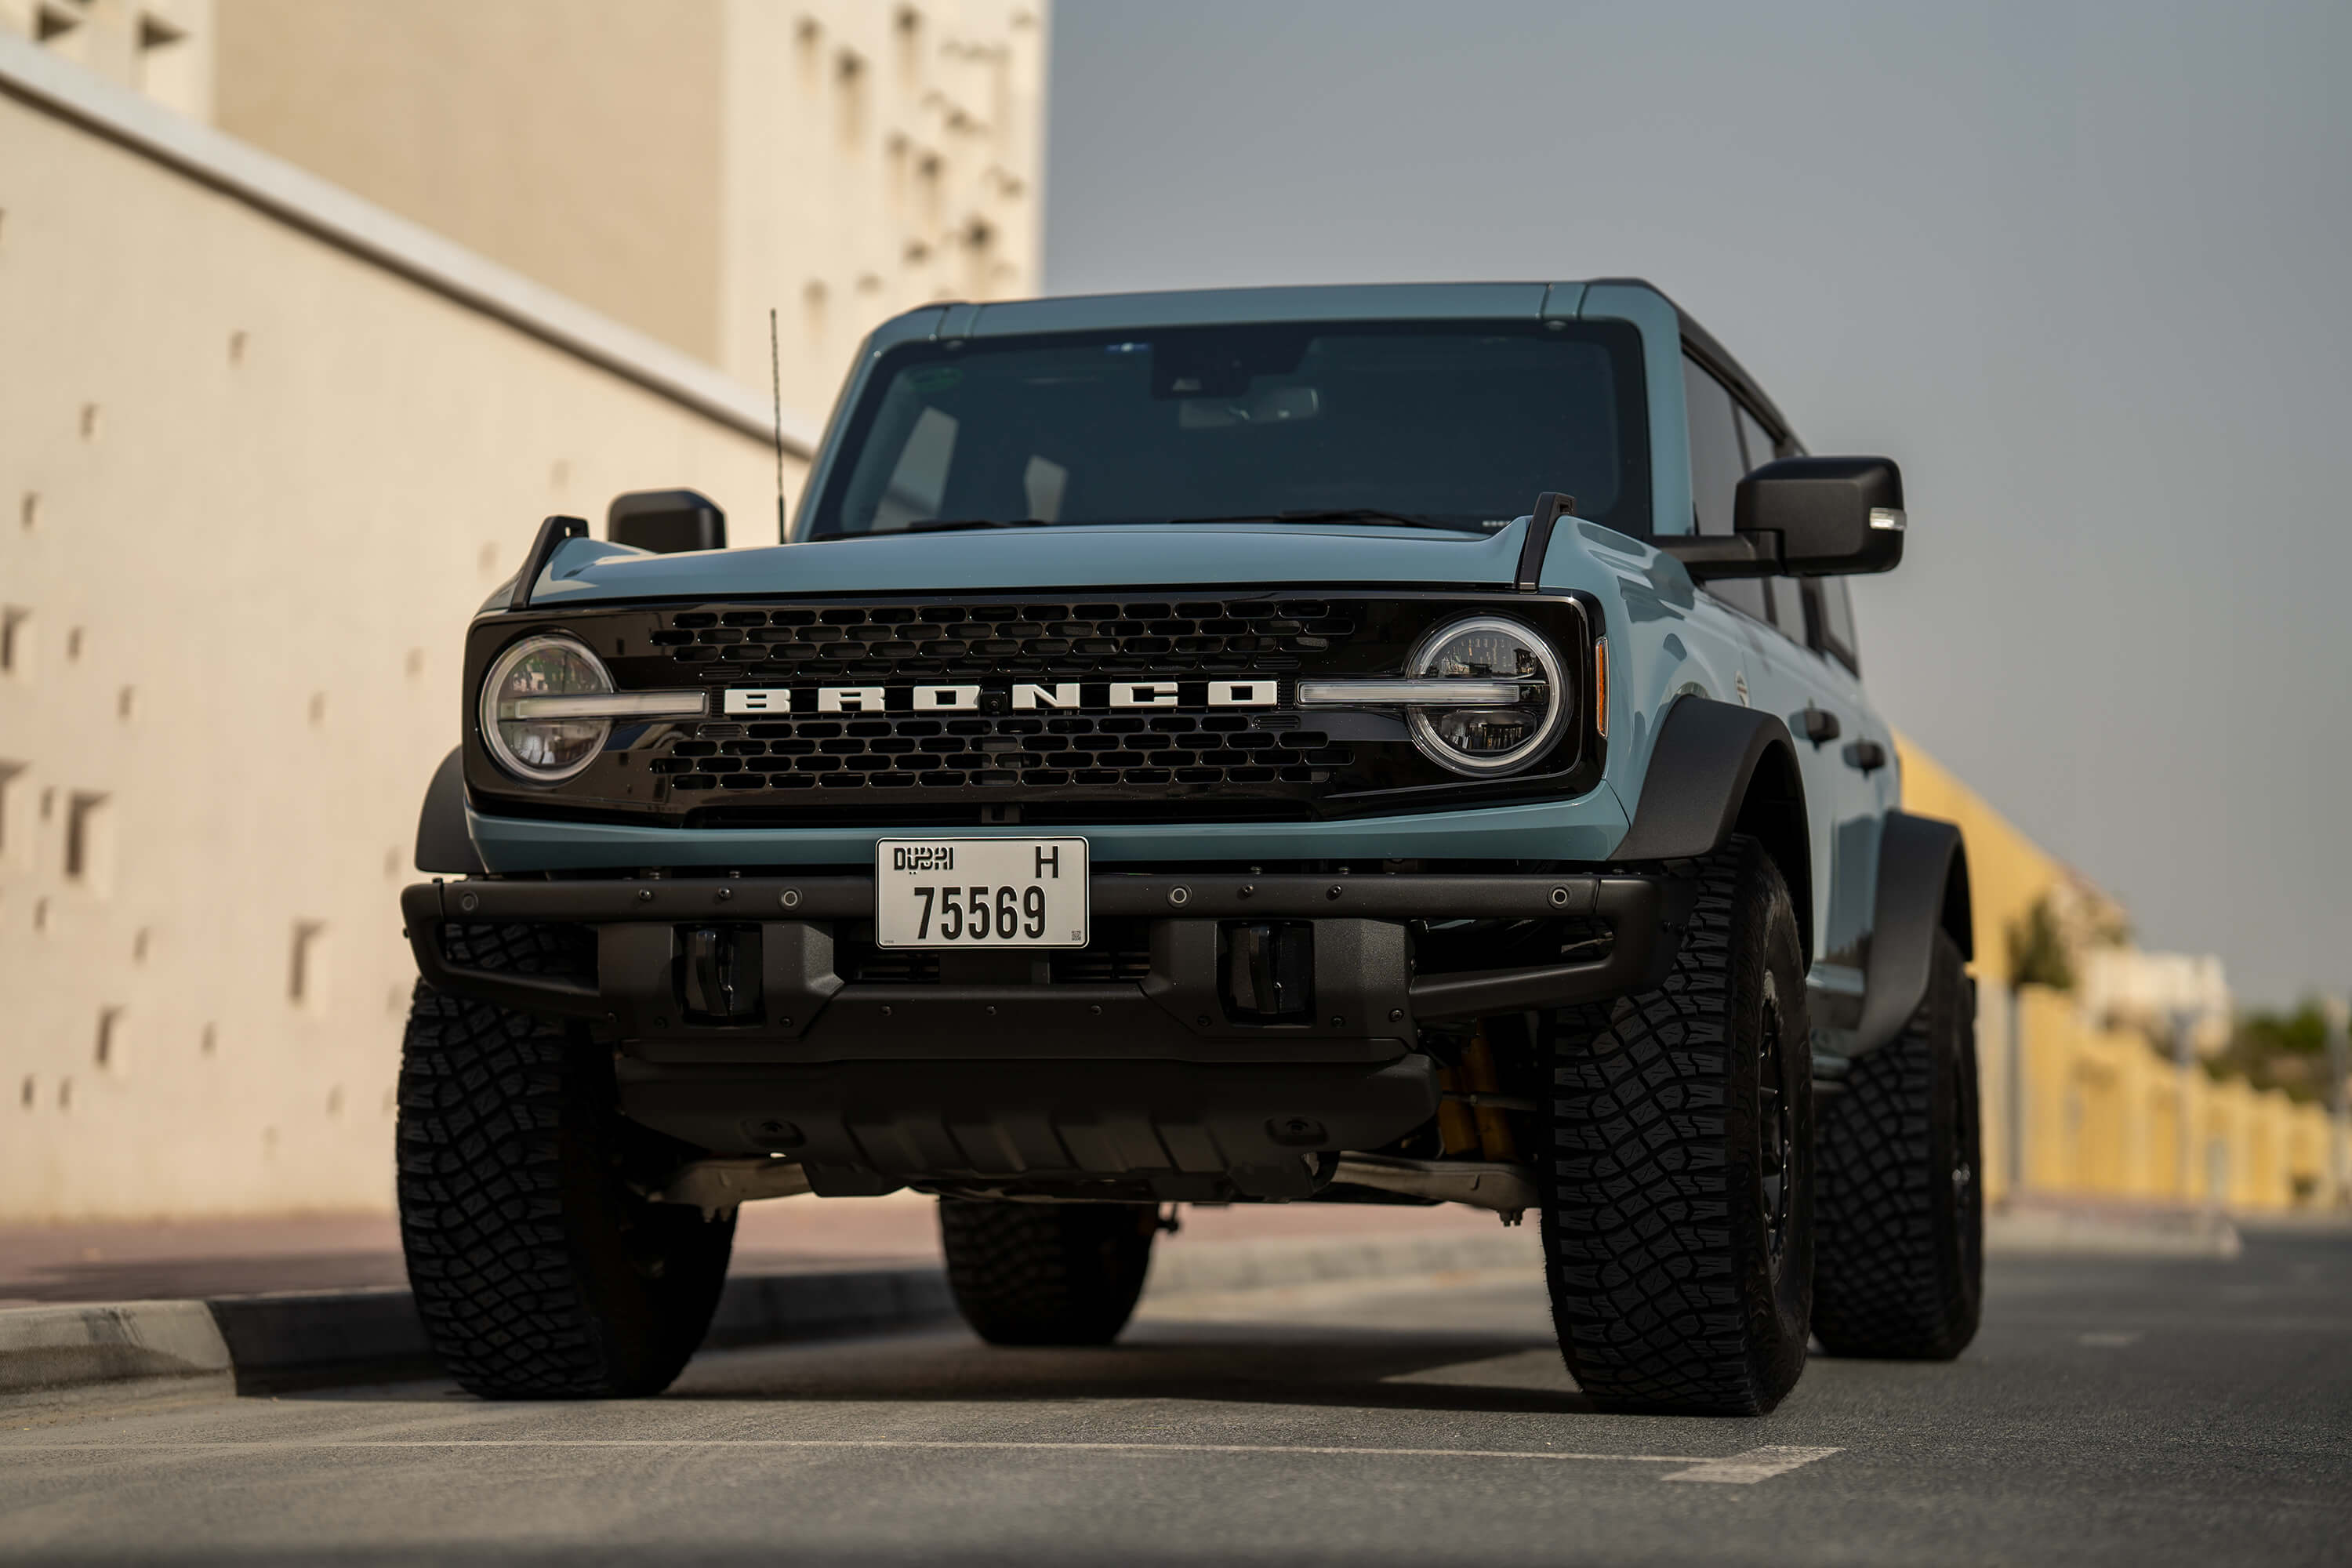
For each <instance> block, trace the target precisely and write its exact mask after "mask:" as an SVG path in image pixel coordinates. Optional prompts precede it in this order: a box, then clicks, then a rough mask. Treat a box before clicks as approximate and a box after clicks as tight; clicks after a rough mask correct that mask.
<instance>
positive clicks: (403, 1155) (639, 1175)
mask: <svg viewBox="0 0 2352 1568" xmlns="http://www.w3.org/2000/svg"><path fill="white" fill-rule="evenodd" d="M449 940H450V942H451V944H452V948H453V955H454V952H455V950H456V949H457V948H458V947H460V946H462V947H463V949H464V952H463V954H462V957H463V959H464V961H465V962H466V963H470V964H472V965H474V966H476V967H478V968H483V969H506V970H511V971H514V972H516V973H535V974H561V973H576V972H578V971H579V970H580V969H581V968H582V967H583V966H584V965H585V964H586V963H588V962H589V958H588V955H587V954H585V953H584V952H583V951H582V943H581V942H580V941H579V938H578V936H577V934H576V933H573V932H570V931H562V930H560V929H555V928H549V927H541V926H470V927H457V928H453V929H452V931H451V932H450V937H449ZM615 1099H616V1096H615V1093H614V1083H613V1067H612V1058H611V1057H610V1055H609V1054H608V1053H606V1052H604V1051H602V1050H600V1049H598V1048H597V1047H596V1046H595V1045H594V1044H593V1042H592V1041H590V1040H587V1039H585V1038H583V1037H574V1035H573V1034H572V1032H571V1031H569V1030H567V1029H565V1028H563V1027H562V1026H560V1025H555V1024H549V1023H546V1022H543V1021H541V1020H539V1019H536V1018H532V1017H529V1016H525V1015H523V1014H520V1013H515V1012H510V1011H509V1010H508V1009H506V1008H503V1007H497V1006H492V1005H489V1004H488V1003H483V1002H473V1001H467V1000H466V999H464V998H462V997H457V996H451V995H447V994H444V993H442V992H438V991H436V990H434V989H433V988H432V987H431V986H429V985H425V984H422V983H420V984H418V985H417V987H416V998H415V1003H414V1004H413V1005H412V1006H411V1008H410V1012H409V1016H408V1034H407V1037H406V1038H405V1039H404V1041H403V1042H402V1048H401V1066H400V1123H399V1152H400V1165H399V1173H398V1188H399V1194H400V1236H401V1244H402V1247H403V1248H404V1251H405V1252H406V1253H407V1256H408V1279H409V1283H410V1286H411V1287H412V1289H414V1291H415V1297H416V1310H417V1313H418V1315H419V1316H420V1317H422V1318H423V1319H424V1320H425V1334H426V1337H427V1338H428V1339H430V1340H431V1342H432V1344H433V1348H434V1350H435V1351H436V1352H437V1353H438V1354H439V1355H440V1357H441V1360H442V1363H444V1364H445V1365H446V1366H447V1367H448V1369H449V1372H450V1374H451V1375H452V1376H454V1377H455V1378H456V1379H457V1382H458V1383H459V1384H462V1385H464V1386H465V1387H466V1388H467V1389H468V1390H469V1391H471V1392H472V1393H475V1394H481V1395H483V1396H485V1397H487V1398H492V1399H579V1398H597V1397H606V1398H609V1397H615V1396H620V1397H626V1396H632V1395H639V1394H658V1393H660V1392H661V1391H662V1390H663V1389H664V1388H667V1386H669V1384H670V1381H671V1380H672V1379H673V1378H675V1377H677V1374H678V1373H679V1371H680V1370H681V1369H682V1368H683V1367H684V1366H685V1365H686V1362H687V1358H688V1356H691V1355H692V1354H693V1353H694V1351H695V1347H696V1346H698V1344H700V1343H701V1342H702V1336H703V1332H704V1331H705V1330H706V1329H708V1328H709V1325H710V1315H711V1312H712V1310H714V1309H715V1308H716V1307H717V1306H718V1304H719V1289H720V1287H721V1286H722V1285H723V1284H724V1283H725V1282H726V1279H727V1258H728V1253H729V1252H730V1250H731V1248H732V1247H733V1243H734V1237H735V1221H734V1216H733V1215H731V1214H730V1215H727V1216H726V1217H724V1218H721V1219H717V1220H706V1219H704V1218H703V1217H702V1214H701V1211H700V1210H698V1209H696V1208H693V1207H691V1206H689V1205H677V1204H657V1203H653V1202H650V1201H649V1200H647V1199H646V1197H645V1196H644V1195H642V1189H643V1188H644V1187H645V1186H646V1185H647V1184H649V1183H650V1182H651V1181H655V1180H658V1179H659V1178H660V1176H661V1175H663V1174H665V1173H667V1171H669V1170H670V1169H672V1168H674V1167H675V1166H676V1164H677V1163H678V1162H679V1161H680V1160H681V1159H682V1158H684V1157H686V1155H687V1154H688V1153H690V1151H688V1150H686V1148H685V1146H684V1145H681V1144H677V1143H676V1142H674V1141H672V1140H669V1139H667V1138H664V1137H663V1136H662V1135H661V1134H659V1133H656V1132H653V1131H649V1130H646V1129H645V1128H641V1127H638V1126H636V1125H635V1123H633V1122H629V1121H624V1120H623V1119H622V1117H621V1116H620V1114H619V1112H618V1111H617V1110H616V1109H615V1104H614V1102H615Z"/></svg>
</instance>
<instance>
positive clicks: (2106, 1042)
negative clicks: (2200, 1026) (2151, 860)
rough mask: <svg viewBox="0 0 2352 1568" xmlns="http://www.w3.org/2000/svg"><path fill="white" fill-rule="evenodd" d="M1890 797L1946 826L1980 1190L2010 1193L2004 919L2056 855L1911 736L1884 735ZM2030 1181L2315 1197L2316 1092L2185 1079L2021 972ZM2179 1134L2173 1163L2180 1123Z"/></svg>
mask: <svg viewBox="0 0 2352 1568" xmlns="http://www.w3.org/2000/svg"><path fill="white" fill-rule="evenodd" d="M1896 752H1897V754H1898V756H1899V758H1900V760H1901V763H1902V768H1903V806H1904V809H1905V810H1906V811H1913V812H1917V813H1918V814H1920V815H1921V816H1936V817H1941V818H1943V819H1945V820H1947V821H1950V822H1957V823H1958V824H1959V825H1960V829H1961V832H1962V833H1963V834H1964V835H1965V836H1966V837H1967V840H1968V853H1969V884H1970V889H1971V892H1972V894H1973V896H1974V900H1975V910H1974V915H1975V921H1974V923H1975V930H1976V948H1977V956H1976V962H1975V963H1974V964H1973V965H1972V968H1973V971H1974V973H1975V974H1976V976H1977V982H1978V987H1979V989H1978V1020H1977V1052H1978V1058H1979V1090H1980V1094H1981V1099H1982V1105H1983V1123H1984V1163H1985V1166H1986V1170H1985V1183H1986V1191H1987V1194H1989V1195H1990V1196H1991V1197H1993V1198H1994V1199H1996V1200H1999V1199H2002V1198H2006V1197H2008V1196H2009V1195H2011V1180H2010V1172H2011V1158H2010V1150H2009V1127H2010V1118H2009V1115H2008V1108H2009V1103H2010V1100H2009V1096H2010V1076H2011V1072H2010V1062H2011V1052H2010V1049H2009V1044H2010V1033H2011V1016H2010V997H2009V990H2008V980H2009V955H2008V948H2007V941H2006V932H2007V931H2008V928H2009V926H2010V925H2011V922H2013V921H2019V920H2021V919H2022V918H2024V916H2025V913H2026V911H2027V910H2030V909H2031V908H2032V905H2033V903H2034V901H2035V900H2037V899H2041V898H2043V897H2049V896H2054V895H2058V894H2059V893H2060V892H2061V891H2062V889H2063V888H2064V887H2065V886H2066V884H2067V883H2068V881H2069V878H2068V873H2067V871H2066V868H2065V867H2064V865H2063V864H2062V863H2061V862H2060V861H2058V860H2057V859H2055V858H2053V857H2052V856H2051V855H2049V854H2048V853H2047V852H2046V851H2044V850H2043V849H2042V847H2040V846H2039V845H2037V844H2035V843H2034V842H2033V841H2032V839H2030V838H2028V837H2025V835H2024V834H2022V833H2021V832H2019V831H2018V830H2017V828H2016V827H2015V826H2013V825H2012V824H2011V823H2010V822H2009V820H2008V819H2007V818H2005V817H2003V816H2001V815H2000V813H1999V812H1997V811H1995V810H1993V809H1992V807H1991V806H1990V805H1986V804H1985V802H1984V801H1983V799H1982V798H1981V797H1979V795H1976V793H1975V792H1974V791H1972V790H1970V789H1969V787H1968V786H1967V785H1965V784H1961V783H1960V782H1959V780H1958V779H1957V778H1955V777H1953V776H1952V774H1951V773H1949V772H1948V771H1946V769H1945V768H1944V767H1943V766H1942V764H1940V763H1937V762H1936V760H1935V759H1934V758H1932V757H1930V756H1928V755H1927V753H1926V752H1922V751H1921V750H1920V749H1919V748H1918V747H1917V746H1916V744H1914V743H1912V742H1910V741H1908V740H1906V739H1903V738H1900V737H1898V738H1897V741H1896ZM2016 1012H2017V1026H2018V1027H2017V1032H2018V1036H2019V1038H2020V1041H2021V1056H2022V1064H2023V1070H2022V1075H2021V1076H2022V1080H2023V1083H2024V1086H2025V1096H2024V1108H2023V1109H2024V1117H2023V1121H2024V1140H2023V1143H2024V1151H2023V1152H2024V1160H2023V1162H2022V1163H2023V1176H2024V1186H2025V1189H2026V1190H2027V1191H2029V1192H2033V1193H2047V1194H2058V1195H2072V1196H2083V1197H2094V1198H2111V1199H2118V1200H2125V1201H2130V1202H2145V1203H2187V1204H2200V1205H2201V1204H2214V1205H2222V1206H2226V1207H2231V1208H2236V1209H2244V1210H2265V1209H2268V1210H2278V1209H2285V1208H2292V1207H2305V1206H2318V1205H2325V1204H2326V1202H2327V1201H2328V1198H2329V1194H2328V1193H2327V1192H2326V1180H2327V1174H2326V1173H2327V1146H2328V1136H2329V1131H2330V1130H2329V1127H2328V1122H2327V1117H2326V1112H2325V1111H2324V1110H2321V1109H2320V1108H2319V1107H2317V1106H2315V1105H2297V1104H2295V1103H2294V1101H2293V1100H2290V1099H2288V1097H2287V1096H2286V1095H2285V1094H2284V1093H2282V1092H2280V1091H2278V1090H2276V1089H2271V1090H2257V1089H2254V1088H2253V1087H2252V1085H2250V1084H2247V1083H2245V1082H2244V1081H2242V1080H2235V1079H2233V1080H2231V1081H2230V1082H2227V1083H2215V1082H2214V1081H2212V1080H2211V1079H2209V1078H2208V1077H2207V1076H2206V1074H2205V1070H2204V1069H2203V1068H2201V1067H2197V1068H2191V1069H2190V1070H2189V1073H2188V1074H2187V1075H2186V1076H2185V1077H2184V1076H2183V1075H2182V1074H2181V1073H2180V1071H2179V1068H2176V1067H2175V1066H2174V1064H2173V1063H2172V1061H2171V1060H2170V1059H2169V1058H2166V1057H2163V1056H2160V1055H2158V1053H2157V1052H2156V1051H2155V1050H2154V1049H2153V1048H2151V1047H2150V1046H2149V1045H2148V1042H2147V1037H2145V1036H2143V1035H2140V1034H2138V1033H2137V1032H2136V1031H2130V1030H2112V1029H2102V1028H2095V1027H2093V1026H2092V1025H2091V1024H2090V1023H2089V1022H2088V1021H2086V1020H2085V1019H2084V1017H2083V1016H2082V1013H2081V1011H2080V1009H2079V1008H2078V1007H2077V1006H2076V1005H2075V1003H2074V998H2073V997H2071V996H2067V995H2063V994H2060V993H2058V992H2055V991H2052V990H2050V989H2048V988H2047V987H2044V986H2039V985H2030V986H2027V987H2025V988H2024V990H2023V992H2022V994H2021V995H2020V996H2019V997H2018V999H2017V1009H2016ZM2184 1107H2185V1114H2186V1117H2187V1121H2188V1125H2189V1153H2188V1160H2187V1169H2186V1170H2185V1171H2184V1170H2183V1169H2182V1160H2181V1142H2180V1137H2179V1127H2180V1123H2181V1118H2182V1116H2183V1114H2184Z"/></svg>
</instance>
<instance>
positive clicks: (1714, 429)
mask: <svg viewBox="0 0 2352 1568" xmlns="http://www.w3.org/2000/svg"><path fill="white" fill-rule="evenodd" d="M1683 402H1684V404H1685V405H1686V406H1687V407H1688V408H1689V409H1690V461H1691V510H1693V511H1695V512H1696V513H1697V528H1698V531H1699V532H1701V533H1729V532H1730V531H1731V497H1732V493H1733V492H1734V491H1735V490H1737V489H1738V488H1739V476H1740V475H1742V474H1744V473H1746V472H1747V471H1748V465H1747V463H1746V462H1745V461H1744V460H1743V459H1742V458H1741V456H1740V451H1739V426H1738V417H1737V415H1736V414H1735V412H1734V405H1733V404H1732V401H1731V394H1730V393H1728V392H1727V391H1725V390H1724V386H1723V383H1721V382H1719V381H1717V380H1716V379H1715V377H1713V376H1712V375H1709V374H1707V373H1706V370H1705V369H1704V368H1703V367H1702V366H1701V365H1700V364H1699V363H1698V362H1697V361H1696V360H1693V359H1685V360H1684V361H1683Z"/></svg>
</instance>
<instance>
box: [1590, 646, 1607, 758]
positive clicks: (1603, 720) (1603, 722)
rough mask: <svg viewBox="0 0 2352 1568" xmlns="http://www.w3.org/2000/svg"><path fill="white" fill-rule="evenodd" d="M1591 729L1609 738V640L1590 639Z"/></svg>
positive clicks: (1602, 737) (1603, 737) (1604, 738)
mask: <svg viewBox="0 0 2352 1568" xmlns="http://www.w3.org/2000/svg"><path fill="white" fill-rule="evenodd" d="M1592 728H1593V729H1594V730H1595V731H1598V732H1599V734H1600V736H1601V739H1602V740H1604V741H1605V740H1607V739H1608V738H1609V639H1608V638H1607V637H1595V638H1593V639H1592Z"/></svg>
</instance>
